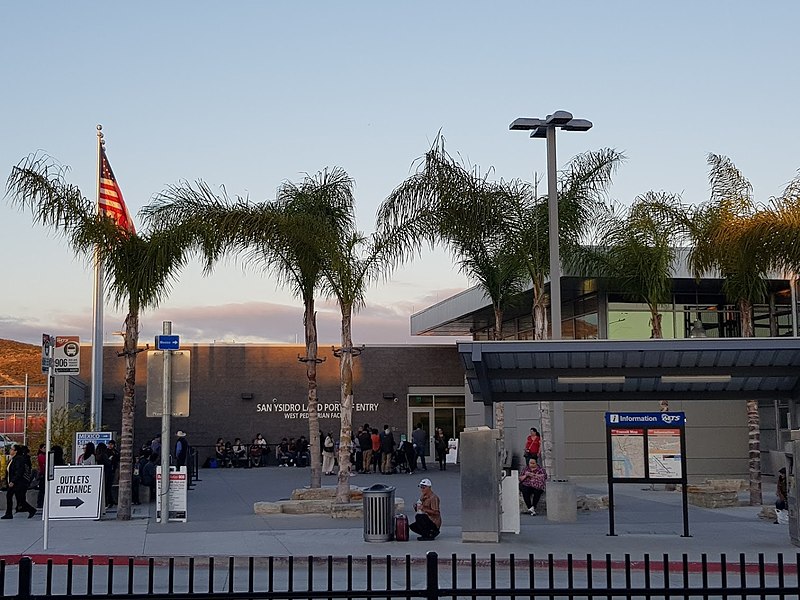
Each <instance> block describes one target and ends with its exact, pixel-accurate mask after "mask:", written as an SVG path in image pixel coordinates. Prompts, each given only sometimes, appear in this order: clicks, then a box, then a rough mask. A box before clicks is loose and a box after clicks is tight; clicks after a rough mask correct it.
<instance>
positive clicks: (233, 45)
mask: <svg viewBox="0 0 800 600" xmlns="http://www.w3.org/2000/svg"><path fill="white" fill-rule="evenodd" d="M765 8H767V5H765V6H764V7H762V6H761V5H759V4H757V3H752V2H735V1H726V2H723V1H709V2H696V1H679V0H673V1H672V2H663V3H650V2H639V1H628V2H614V1H609V2H590V1H586V2H574V1H561V2H536V1H527V2H496V3H495V2H492V3H489V2H472V1H467V0H460V1H448V0H443V1H439V2H425V1H416V0H409V1H406V2H392V3H389V2H367V1H353V2H300V1H298V2H257V1H242V2H235V3H234V2H225V3H221V2H205V1H193V2H188V1H176V2H169V3H166V2H150V1H142V2H137V3H109V2H98V1H83V2H70V3H66V2H55V1H39V2H15V3H6V4H4V5H3V7H2V8H0V23H2V35H0V55H2V56H3V60H2V61H0V81H2V82H3V85H2V89H3V91H2V92H0V177H1V178H2V181H5V179H6V178H7V177H8V175H9V173H10V172H11V169H12V167H13V166H14V165H15V164H17V163H18V162H19V161H20V160H21V159H23V158H24V157H26V156H27V155H29V154H30V153H32V152H37V151H40V152H46V153H47V154H49V155H51V156H53V157H54V158H55V159H56V160H58V162H60V163H61V164H64V165H68V166H69V167H70V172H69V175H68V178H69V181H70V182H71V183H74V184H76V185H77V186H78V187H79V188H80V189H81V190H82V191H83V193H84V195H85V196H86V197H87V198H90V199H92V200H94V199H95V187H96V161H97V156H96V126H97V124H102V126H103V133H104V135H105V140H106V150H107V153H108V157H109V160H110V162H111V165H112V168H113V169H114V172H115V175H116V177H117V180H118V182H119V184H120V187H121V189H122V192H123V194H124V197H125V200H126V202H127V204H128V208H129V210H130V212H131V213H132V214H133V215H134V220H135V222H136V224H137V226H138V227H141V219H139V218H138V217H137V216H136V213H138V211H139V210H140V209H141V208H142V207H143V206H145V205H146V204H147V203H148V202H150V201H151V200H152V198H153V197H154V196H156V195H157V194H158V193H159V192H161V191H162V190H164V189H165V188H166V187H167V186H169V185H171V184H175V183H179V182H180V181H182V180H186V181H196V180H203V181H205V182H207V183H208V184H209V185H211V186H212V187H213V188H214V189H221V187H222V186H224V188H225V189H226V190H227V192H228V194H229V195H232V196H237V195H238V196H243V197H249V198H250V199H251V200H253V201H263V200H268V199H272V198H274V197H275V191H276V189H277V188H278V186H279V185H280V184H281V183H282V182H284V181H287V180H288V181H300V180H301V179H302V178H303V176H304V174H306V173H311V174H313V173H316V172H318V171H320V170H322V169H324V168H326V167H333V166H339V167H342V168H343V169H345V170H346V171H347V172H348V173H349V174H350V175H351V176H352V177H353V178H354V179H355V181H356V199H357V217H358V222H359V227H360V228H361V229H362V230H364V231H365V232H370V231H372V230H373V229H374V226H373V223H374V218H375V213H376V210H377V208H378V206H379V205H380V203H381V202H382V201H383V200H384V199H385V198H386V197H387V196H388V195H389V194H390V192H391V191H392V189H393V188H394V187H396V186H397V185H399V184H400V183H401V182H402V181H403V180H404V179H405V178H406V177H408V176H409V175H411V174H412V173H413V172H414V168H415V166H414V163H415V160H416V159H418V158H419V157H420V156H422V155H423V154H424V153H425V151H426V150H427V149H428V148H429V147H430V145H431V143H432V141H433V139H434V138H435V137H436V135H437V133H439V132H441V133H442V135H443V136H444V138H445V140H446V147H447V149H448V151H449V152H450V153H451V154H453V155H457V156H460V157H461V158H462V159H463V160H464V161H465V162H466V163H468V164H469V165H477V166H480V168H481V170H482V171H486V170H487V169H489V168H492V169H493V176H495V177H497V178H500V177H502V178H504V179H514V178H521V179H525V180H528V181H531V180H532V179H533V177H534V174H542V173H544V171H545V169H546V163H545V160H546V155H545V153H546V149H545V143H544V141H543V140H533V139H529V138H528V137H527V135H526V134H525V133H524V132H511V131H509V130H508V125H509V123H510V122H511V121H512V120H513V119H515V118H517V117H544V116H546V115H547V114H549V113H552V112H553V111H555V110H568V111H570V112H572V113H573V114H574V115H575V117H578V118H584V119H589V120H591V121H592V122H593V123H594V127H593V128H592V129H591V130H590V131H588V132H586V133H574V132H563V133H560V134H559V135H558V140H557V145H558V148H557V151H558V164H559V166H563V165H564V164H565V163H566V162H567V161H568V160H569V159H570V158H571V157H572V156H574V155H576V154H578V153H581V152H585V151H589V150H596V149H600V148H606V147H610V148H616V149H618V150H622V151H623V152H624V153H625V155H626V157H627V160H626V162H625V164H624V165H623V166H622V167H621V169H620V170H619V172H618V173H617V175H616V176H615V179H614V184H613V186H612V188H611V190H610V194H609V196H610V199H611V200H615V201H619V202H622V203H630V202H631V201H632V200H633V199H634V198H635V197H636V196H637V195H638V194H642V193H644V192H647V191H648V190H665V191H669V192H674V193H680V194H682V197H683V199H684V201H686V202H692V203H699V202H703V201H705V200H707V199H708V196H709V190H708V182H707V165H706V156H707V155H708V153H712V152H713V153H716V154H723V155H726V156H728V157H730V158H731V160H733V162H734V163H735V164H736V166H737V167H738V168H739V169H740V170H741V171H742V172H743V173H744V174H745V176H746V177H747V178H748V179H749V180H750V181H751V183H752V184H753V187H754V192H755V197H756V199H757V200H759V201H761V202H764V203H766V202H768V201H769V199H770V197H772V196H774V195H778V194H780V193H781V191H782V190H783V187H784V186H785V184H786V183H787V182H788V181H789V180H790V179H791V178H792V177H793V176H794V175H795V174H796V172H797V170H798V168H800V152H798V140H800V120H798V118H797V116H796V114H795V113H796V109H797V99H798V97H800V68H798V58H800V49H798V46H797V43H796V24H797V23H798V22H800V3H797V2H793V1H791V2H790V1H787V2H771V3H769V5H768V9H766V10H765ZM0 256H2V260H0V286H2V287H0V338H7V339H14V340H19V341H24V342H31V343H40V341H41V334H42V333H51V334H55V335H80V336H81V339H82V340H86V341H88V340H89V339H90V336H91V324H92V317H91V299H92V284H91V270H90V268H89V267H88V266H87V265H88V263H87V260H86V257H76V256H75V255H74V254H73V252H72V251H71V250H70V248H69V247H68V246H67V244H66V243H65V241H64V240H63V239H62V238H59V237H58V236H57V235H55V234H54V233H53V232H52V231H50V230H48V229H45V228H43V227H41V226H36V225H33V223H32V219H31V215H30V214H29V213H24V212H21V211H20V210H18V209H17V208H16V207H13V206H11V204H10V202H9V199H8V198H7V197H6V198H3V199H2V200H0ZM469 285H470V282H469V281H468V280H467V279H466V278H465V277H464V276H463V275H461V274H460V273H459V272H458V269H457V267H456V266H454V264H453V261H452V258H451V257H450V256H449V255H448V254H447V253H446V252H444V251H442V250H439V251H434V252H425V253H424V254H423V255H422V256H421V257H419V258H417V259H415V260H414V261H413V262H412V263H411V264H409V265H408V266H406V267H404V268H401V269H399V270H397V271H395V272H394V273H392V274H391V276H390V277H389V279H388V280H387V281H381V282H378V283H376V284H375V285H373V287H372V288H371V289H370V290H369V292H368V295H367V306H366V307H365V308H364V309H362V310H361V312H360V313H358V314H357V315H356V316H355V318H354V321H353V339H354V343H357V344H373V345H374V344H414V343H421V342H447V341H452V339H451V338H432V339H431V338H422V339H420V338H418V337H412V336H411V335H410V334H409V329H410V327H409V317H410V315H411V314H412V313H413V312H415V311H419V310H422V309H424V308H425V307H427V306H430V305H431V304H433V303H435V302H437V301H440V300H443V299H445V298H447V297H449V296H451V295H452V294H454V293H456V292H458V291H460V290H463V289H464V288H465V287H467V286H469ZM317 308H318V325H319V328H320V343H321V344H335V343H337V342H338V341H339V313H338V309H337V307H336V305H335V304H334V303H333V302H331V301H328V300H325V299H320V300H319V301H318V306H317ZM163 320H171V321H172V322H173V332H174V333H177V334H179V335H180V336H181V339H182V341H186V342H200V343H204V342H217V343H219V342H236V343H242V342H259V343H295V342H299V343H302V341H303V325H302V305H301V303H300V301H299V300H297V299H296V298H294V297H292V295H291V294H290V293H289V292H288V291H286V290H285V289H282V288H279V287H278V286H277V285H276V281H275V279H274V277H272V276H271V275H270V274H269V273H263V272H257V271H253V270H251V269H246V268H244V267H243V266H242V265H241V264H240V263H238V262H236V261H235V260H230V261H228V262H225V263H222V264H220V265H218V266H217V268H216V269H215V270H214V272H213V273H211V274H210V275H207V276H205V275H204V274H203V272H202V269H201V268H200V267H199V266H198V265H197V264H194V263H193V264H192V265H190V266H189V267H188V268H187V269H186V270H185V271H184V272H183V273H182V274H181V276H180V279H179V281H178V282H177V283H176V284H175V286H174V287H173V289H172V291H171V293H170V294H169V296H168V297H166V298H165V299H164V301H163V302H162V303H161V305H160V306H159V307H158V308H157V309H155V310H148V311H145V312H144V313H143V315H142V318H141V335H140V337H141V339H142V340H147V339H149V338H150V337H151V336H152V335H155V334H156V333H159V332H160V331H161V322H162V321H163ZM123 321H124V311H123V310H120V309H118V308H115V307H113V306H107V307H106V310H105V322H104V341H105V342H106V343H108V344H113V343H119V339H120V338H118V337H115V333H114V332H117V331H120V330H121V329H123Z"/></svg>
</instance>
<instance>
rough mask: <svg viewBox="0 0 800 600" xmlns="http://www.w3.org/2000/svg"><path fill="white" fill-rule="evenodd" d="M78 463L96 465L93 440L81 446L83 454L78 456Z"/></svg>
mask: <svg viewBox="0 0 800 600" xmlns="http://www.w3.org/2000/svg"><path fill="white" fill-rule="evenodd" d="M78 464H79V465H96V464H97V461H96V460H95V457H94V442H86V445H85V446H84V447H83V454H81V455H80V456H79V457H78Z"/></svg>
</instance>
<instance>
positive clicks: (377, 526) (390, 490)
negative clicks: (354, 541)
mask: <svg viewBox="0 0 800 600" xmlns="http://www.w3.org/2000/svg"><path fill="white" fill-rule="evenodd" d="M394 490H395V488H394V486H391V485H384V484H382V483H376V484H375V485H371V486H370V487H368V488H366V489H364V541H365V542H389V541H391V539H392V538H393V537H394Z"/></svg>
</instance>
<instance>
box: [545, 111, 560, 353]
mask: <svg viewBox="0 0 800 600" xmlns="http://www.w3.org/2000/svg"><path fill="white" fill-rule="evenodd" d="M547 233H548V235H549V238H550V239H549V246H550V319H551V321H552V323H551V324H550V327H551V331H552V333H551V335H550V339H551V340H560V339H561V250H560V247H559V240H558V182H557V181H556V128H555V127H548V128H547Z"/></svg>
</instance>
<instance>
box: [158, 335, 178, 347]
mask: <svg viewBox="0 0 800 600" xmlns="http://www.w3.org/2000/svg"><path fill="white" fill-rule="evenodd" d="M156 348H157V349H158V350H180V349H181V340H180V336H177V335H157V336H156Z"/></svg>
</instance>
